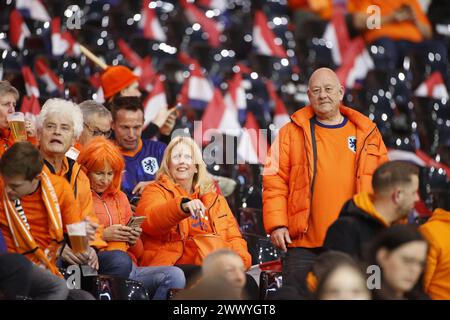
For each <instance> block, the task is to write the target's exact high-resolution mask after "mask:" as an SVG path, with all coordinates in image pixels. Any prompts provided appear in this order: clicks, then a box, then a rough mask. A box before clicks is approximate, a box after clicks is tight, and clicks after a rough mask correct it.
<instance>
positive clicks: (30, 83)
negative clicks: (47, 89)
mask: <svg viewBox="0 0 450 320" xmlns="http://www.w3.org/2000/svg"><path fill="white" fill-rule="evenodd" d="M22 75H23V80H24V81H25V89H26V90H27V95H28V96H30V97H32V96H35V97H36V98H39V87H38V85H37V82H36V78H35V77H34V75H33V72H32V71H31V69H30V67H28V66H25V67H22Z"/></svg>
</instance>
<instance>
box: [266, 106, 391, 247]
mask: <svg viewBox="0 0 450 320" xmlns="http://www.w3.org/2000/svg"><path fill="white" fill-rule="evenodd" d="M340 112H341V113H342V114H343V115H344V116H345V117H347V118H348V120H349V121H350V122H352V123H353V124H354V125H355V126H356V167H355V168H356V172H353V173H349V174H353V175H354V176H355V184H356V186H355V192H356V193H360V192H362V191H369V192H371V191H372V185H371V184H372V175H373V172H374V171H375V169H376V168H377V167H378V166H379V165H380V164H381V163H383V162H385V161H387V150H386V147H385V145H384V143H383V140H382V138H381V135H380V133H379V131H378V129H377V127H376V125H375V123H374V122H372V121H371V120H370V119H369V118H367V117H366V116H364V115H363V114H361V113H359V112H358V111H355V110H353V109H350V108H348V107H345V106H343V105H341V107H340ZM312 117H314V111H313V109H312V107H311V106H306V107H304V108H302V109H301V110H298V111H297V112H295V113H294V114H293V115H292V116H291V122H290V123H288V124H286V125H285V126H284V127H283V128H281V130H280V132H279V134H278V136H277V138H276V140H275V142H274V143H273V145H272V146H271V148H270V151H269V155H268V158H267V161H266V164H265V168H264V177H263V217H264V227H265V229H266V232H267V233H269V234H270V233H271V232H272V231H273V230H275V229H276V228H278V227H287V228H288V229H289V235H290V237H291V240H292V244H291V245H290V247H296V246H298V243H299V241H300V238H301V235H302V234H304V233H306V232H307V230H308V226H309V216H310V206H311V201H312V194H311V183H312V182H311V181H312V179H313V177H314V175H315V170H316V168H315V167H314V162H315V161H314V155H313V146H312V138H311V127H310V119H311V118H312ZM331 191H332V190H330V192H329V193H327V194H323V195H322V197H323V201H333V193H332V192H331ZM324 228H325V227H324ZM325 232H326V230H324V233H325Z"/></svg>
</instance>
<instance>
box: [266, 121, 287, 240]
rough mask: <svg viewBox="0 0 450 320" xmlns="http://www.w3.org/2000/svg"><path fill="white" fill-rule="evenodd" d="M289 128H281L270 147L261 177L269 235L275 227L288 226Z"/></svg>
mask: <svg viewBox="0 0 450 320" xmlns="http://www.w3.org/2000/svg"><path fill="white" fill-rule="evenodd" d="M289 127H290V125H289V124H288V125H286V126H284V127H283V128H281V130H280V132H279V134H278V136H277V138H276V139H275V141H274V143H273V144H272V146H271V147H270V150H269V153H268V156H267V161H266V163H265V165H264V175H263V216H264V219H263V221H264V228H265V229H266V232H267V233H271V232H272V231H273V230H274V229H275V228H277V227H287V226H288V214H287V212H288V210H287V203H288V196H289V174H290V157H289Z"/></svg>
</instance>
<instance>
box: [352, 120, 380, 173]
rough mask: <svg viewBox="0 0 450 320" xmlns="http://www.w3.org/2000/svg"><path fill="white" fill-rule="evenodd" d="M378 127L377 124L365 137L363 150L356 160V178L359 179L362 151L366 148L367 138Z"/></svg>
mask: <svg viewBox="0 0 450 320" xmlns="http://www.w3.org/2000/svg"><path fill="white" fill-rule="evenodd" d="M376 128H377V126H375V127H374V128H373V129H372V131H370V132H369V134H368V135H367V136H366V137H365V138H364V142H363V144H362V147H361V151H360V152H359V155H358V160H357V161H356V179H358V175H359V163H360V159H361V154H362V151H363V149H364V146H365V145H366V142H367V139H368V138H369V137H370V135H371V134H372V133H373V132H374V131H375V129H376Z"/></svg>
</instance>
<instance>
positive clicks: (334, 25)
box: [323, 6, 351, 66]
mask: <svg viewBox="0 0 450 320" xmlns="http://www.w3.org/2000/svg"><path fill="white" fill-rule="evenodd" d="M323 38H324V39H325V40H326V41H329V42H330V43H331V45H332V47H331V56H332V57H333V61H334V64H335V65H337V66H340V65H341V64H342V61H343V59H344V60H345V56H346V51H347V50H348V48H349V47H350V42H351V41H350V36H349V34H348V29H347V25H346V23H345V14H344V11H343V9H342V8H341V7H339V6H335V7H334V8H333V17H332V18H331V21H330V22H329V23H328V25H327V28H326V29H325V32H324V34H323ZM343 57H344V58H343Z"/></svg>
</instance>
